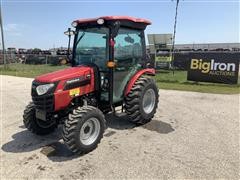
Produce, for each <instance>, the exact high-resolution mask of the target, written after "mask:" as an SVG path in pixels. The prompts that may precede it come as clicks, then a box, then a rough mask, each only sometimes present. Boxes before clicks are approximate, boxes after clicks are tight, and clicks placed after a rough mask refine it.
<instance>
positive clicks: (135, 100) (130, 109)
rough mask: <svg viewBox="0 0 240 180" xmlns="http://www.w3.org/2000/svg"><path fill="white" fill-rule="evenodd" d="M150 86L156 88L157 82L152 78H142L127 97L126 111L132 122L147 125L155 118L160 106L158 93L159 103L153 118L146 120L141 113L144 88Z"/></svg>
mask: <svg viewBox="0 0 240 180" xmlns="http://www.w3.org/2000/svg"><path fill="white" fill-rule="evenodd" d="M149 84H154V86H156V84H155V81H154V80H153V79H152V78H149V77H145V76H141V77H140V78H139V79H138V80H137V81H136V82H135V83H134V85H133V87H132V89H131V90H130V92H129V93H128V95H127V96H126V97H125V110H126V113H127V114H128V116H129V117H130V121H131V122H133V123H136V124H139V125H142V124H145V123H147V122H149V121H151V119H152V118H153V116H154V114H155V113H156V109H157V105H158V101H159V100H158V97H159V95H158V93H157V97H156V99H157V101H156V108H155V109H154V110H153V112H152V115H151V117H149V118H147V119H144V117H143V116H142V114H141V111H140V104H141V102H140V98H141V95H142V93H143V91H144V88H145V87H147V86H148V85H149Z"/></svg>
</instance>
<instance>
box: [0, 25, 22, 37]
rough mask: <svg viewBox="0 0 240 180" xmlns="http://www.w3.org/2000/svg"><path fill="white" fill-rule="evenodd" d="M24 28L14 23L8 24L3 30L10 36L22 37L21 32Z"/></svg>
mask: <svg viewBox="0 0 240 180" xmlns="http://www.w3.org/2000/svg"><path fill="white" fill-rule="evenodd" d="M22 28H23V25H20V24H14V23H9V24H6V25H5V26H4V27H3V29H4V31H5V32H6V34H7V35H10V36H21V35H22V33H21V30H22Z"/></svg>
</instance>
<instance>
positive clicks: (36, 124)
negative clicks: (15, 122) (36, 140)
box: [23, 102, 57, 135]
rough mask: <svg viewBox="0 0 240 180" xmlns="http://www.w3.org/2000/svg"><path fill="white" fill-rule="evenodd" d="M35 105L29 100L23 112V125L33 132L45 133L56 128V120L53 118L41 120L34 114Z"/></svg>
mask: <svg viewBox="0 0 240 180" xmlns="http://www.w3.org/2000/svg"><path fill="white" fill-rule="evenodd" d="M35 111H36V110H35V107H34V104H33V103H32V102H30V103H29V104H28V105H27V106H26V108H25V110H24V113H23V124H24V125H25V127H26V128H27V129H28V130H29V131H31V132H32V133H34V134H37V135H47V134H50V133H52V132H53V131H54V130H55V129H56V128H57V122H56V121H55V120H49V121H42V120H40V119H37V118H36V116H35Z"/></svg>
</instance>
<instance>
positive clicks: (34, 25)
mask: <svg viewBox="0 0 240 180" xmlns="http://www.w3.org/2000/svg"><path fill="white" fill-rule="evenodd" d="M175 4H176V2H175V1H171V0H162V1H161V0H150V1H147V0H145V1H144V0H141V1H140V0H117V1H114V0H112V1H110V0H106V1H100V0H99V1H96V0H95V1H91V0H89V1H86V0H85V1H81V0H79V1H77V0H74V1H73V0H70V1H66V0H65V1H63V0H62V1H61V0H54V1H53V0H52V1H46V0H42V1H40V0H38V1H35V0H31V1H30V0H24V1H21V0H18V1H17V0H3V1H2V13H3V22H4V33H5V41H6V47H17V48H21V47H22V48H42V49H48V48H52V47H53V46H55V47H59V46H65V47H66V46H67V37H66V36H65V35H64V34H63V32H64V31H65V30H66V29H67V28H68V27H70V26H71V22H72V21H73V20H75V19H79V18H89V17H98V16H103V15H129V16H136V17H141V18H147V19H149V20H151V21H152V25H151V26H149V27H148V28H147V30H146V33H172V32H173V25H174V15H175ZM239 4H240V2H239V1H238V0H235V1H232V0H225V1H220V0H208V1H206V0H195V1H194V0H184V1H181V0H180V4H179V12H178V24H177V34H176V43H213V42H239V41H240V40H239V28H240V25H239Z"/></svg>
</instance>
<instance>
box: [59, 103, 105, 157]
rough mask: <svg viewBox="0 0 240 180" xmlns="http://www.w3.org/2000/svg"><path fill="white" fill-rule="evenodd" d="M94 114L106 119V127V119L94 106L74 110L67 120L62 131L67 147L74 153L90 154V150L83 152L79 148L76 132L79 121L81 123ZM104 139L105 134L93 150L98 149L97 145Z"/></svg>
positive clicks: (101, 134) (101, 135)
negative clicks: (85, 117)
mask: <svg viewBox="0 0 240 180" xmlns="http://www.w3.org/2000/svg"><path fill="white" fill-rule="evenodd" d="M92 112H96V113H98V114H99V115H100V116H102V118H103V119H104V125H105V118H104V115H103V113H102V112H101V111H100V110H99V109H97V108H95V107H93V106H83V107H78V108H76V109H74V110H73V112H72V113H70V114H69V116H68V118H67V119H66V120H65V122H64V124H63V131H62V137H63V140H64V142H65V144H66V145H67V147H68V148H69V149H70V150H71V151H72V152H74V153H76V152H79V153H86V152H89V151H88V150H83V149H80V148H79V147H78V145H77V143H76V138H75V137H76V131H77V126H78V123H79V121H81V120H82V119H83V118H84V116H86V115H87V114H89V113H92ZM104 129H105V126H104ZM102 137H103V133H100V138H98V140H97V142H96V146H95V147H94V148H92V149H95V148H96V147H97V144H98V143H100V141H101V139H102Z"/></svg>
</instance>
